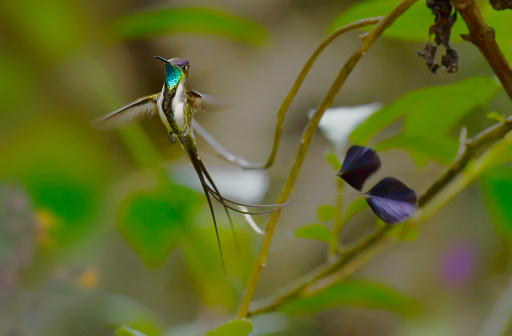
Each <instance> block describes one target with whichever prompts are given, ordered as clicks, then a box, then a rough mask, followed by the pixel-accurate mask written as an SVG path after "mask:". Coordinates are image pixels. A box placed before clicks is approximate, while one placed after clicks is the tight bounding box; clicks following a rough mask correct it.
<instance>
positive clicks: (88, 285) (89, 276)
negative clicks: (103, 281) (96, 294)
mask: <svg viewBox="0 0 512 336" xmlns="http://www.w3.org/2000/svg"><path fill="white" fill-rule="evenodd" d="M98 282H99V281H98V271H97V270H96V268H94V267H89V268H86V269H84V270H83V271H81V272H80V273H78V274H77V275H76V276H75V278H74V279H73V283H74V284H75V285H77V286H78V287H81V288H84V289H88V290H95V289H97V288H98Z"/></svg>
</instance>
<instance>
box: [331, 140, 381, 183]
mask: <svg viewBox="0 0 512 336" xmlns="http://www.w3.org/2000/svg"><path fill="white" fill-rule="evenodd" d="M379 168H380V159H379V156H378V155H377V153H376V152H375V151H374V150H373V149H371V148H369V147H363V146H352V147H350V148H349V149H348V151H347V155H346V156H345V160H343V165H342V166H341V169H340V170H339V171H338V174H337V175H338V176H339V177H341V178H342V179H343V180H344V181H345V182H347V183H348V184H350V186H351V187H352V188H354V189H357V190H361V189H362V188H363V184H364V182H365V181H366V179H367V178H368V177H369V176H370V175H371V174H373V173H374V172H375V171H376V170H377V169H379Z"/></svg>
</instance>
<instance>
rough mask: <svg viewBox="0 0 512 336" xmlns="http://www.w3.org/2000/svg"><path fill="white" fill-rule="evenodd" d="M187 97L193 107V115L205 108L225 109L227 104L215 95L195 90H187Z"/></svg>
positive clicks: (211, 109) (213, 109) (210, 109)
mask: <svg viewBox="0 0 512 336" xmlns="http://www.w3.org/2000/svg"><path fill="white" fill-rule="evenodd" d="M187 99H188V103H189V105H190V106H191V107H192V115H195V114H196V113H200V112H203V111H204V110H205V109H208V111H215V110H219V109H223V108H225V106H226V104H223V103H222V102H221V101H219V99H217V98H216V97H214V96H211V95H207V94H204V93H199V92H197V91H193V90H190V91H187Z"/></svg>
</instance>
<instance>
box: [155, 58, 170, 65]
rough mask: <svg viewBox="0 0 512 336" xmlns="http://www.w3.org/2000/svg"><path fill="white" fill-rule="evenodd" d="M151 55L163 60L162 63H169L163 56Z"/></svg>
mask: <svg viewBox="0 0 512 336" xmlns="http://www.w3.org/2000/svg"><path fill="white" fill-rule="evenodd" d="M153 57H154V58H158V59H159V60H161V61H163V62H164V63H168V64H170V63H169V61H168V60H166V59H165V58H163V57H160V56H153Z"/></svg>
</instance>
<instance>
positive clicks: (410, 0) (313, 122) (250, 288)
mask: <svg viewBox="0 0 512 336" xmlns="http://www.w3.org/2000/svg"><path fill="white" fill-rule="evenodd" d="M416 1H417V0H404V1H402V2H401V3H400V4H399V5H398V6H397V7H396V8H394V9H393V10H392V11H391V13H389V14H388V15H387V16H386V17H384V18H383V19H382V20H380V21H379V22H378V23H377V25H375V27H374V28H373V29H372V30H371V31H370V32H369V33H368V34H365V35H364V37H363V42H362V45H361V47H360V48H359V50H358V51H357V52H355V53H354V54H353V55H352V56H351V57H350V58H349V60H348V61H347V62H346V63H345V65H344V66H343V68H342V69H341V71H340V72H339V74H338V76H337V77H336V79H335V80H334V82H333V84H332V86H331V88H330V89H329V91H328V93H327V95H326V96H325V97H324V99H323V100H322V102H321V103H320V106H319V107H318V108H317V110H316V111H315V113H314V115H313V116H312V117H311V119H310V121H309V123H308V125H307V127H306V129H305V130H304V133H303V135H302V139H301V144H300V147H299V150H298V153H297V155H296V157H295V161H294V163H293V166H292V168H291V170H290V174H289V175H288V178H287V180H286V182H285V185H284V187H283V189H282V191H281V194H280V195H279V197H278V199H277V202H276V203H277V204H279V203H283V202H285V201H286V199H287V198H288V196H289V195H290V193H291V192H292V190H293V186H294V184H295V180H296V178H297V176H298V174H299V171H300V168H301V166H302V162H303V161H304V158H305V156H306V153H307V150H308V148H309V145H310V144H311V140H312V138H313V135H314V134H315V132H316V129H317V126H318V123H319V122H320V119H321V118H322V115H323V113H324V111H325V110H326V109H327V108H328V107H329V106H331V104H332V101H333V100H334V97H335V96H336V95H337V93H338V91H339V90H340V89H341V87H342V85H343V84H344V83H345V81H346V79H347V77H348V76H349V75H350V73H351V72H352V70H353V69H354V67H355V66H356V64H357V63H358V62H359V60H360V59H361V58H362V57H363V55H364V54H365V53H366V52H367V51H368V49H369V48H370V46H371V45H372V44H373V43H374V42H375V40H377V38H378V37H379V36H380V35H381V34H382V32H383V31H384V30H385V29H386V28H387V27H389V26H390V25H391V24H393V22H394V21H395V20H396V19H397V18H398V17H399V16H400V15H402V14H403V13H404V12H405V11H406V10H407V9H408V8H409V7H410V6H412V5H413V4H414V3H415V2H416ZM349 26H350V25H347V26H345V27H349ZM340 29H341V28H340ZM279 215H280V211H276V212H274V213H272V216H271V217H270V220H269V222H268V224H267V228H266V234H265V236H264V237H263V242H262V244H261V248H260V251H259V254H258V257H257V258H256V261H255V263H254V266H253V268H252V271H251V274H250V275H249V280H248V282H247V287H246V290H245V293H244V296H243V297H242V301H241V303H240V307H239V309H238V314H237V315H238V317H246V316H247V315H248V313H249V305H250V303H251V301H252V298H253V296H254V292H255V291H256V286H257V285H258V281H259V278H260V275H261V270H262V269H263V267H264V266H265V265H266V261H267V254H268V250H269V248H270V243H271V242H272V237H273V234H274V229H275V227H276V224H277V220H278V219H279Z"/></svg>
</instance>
